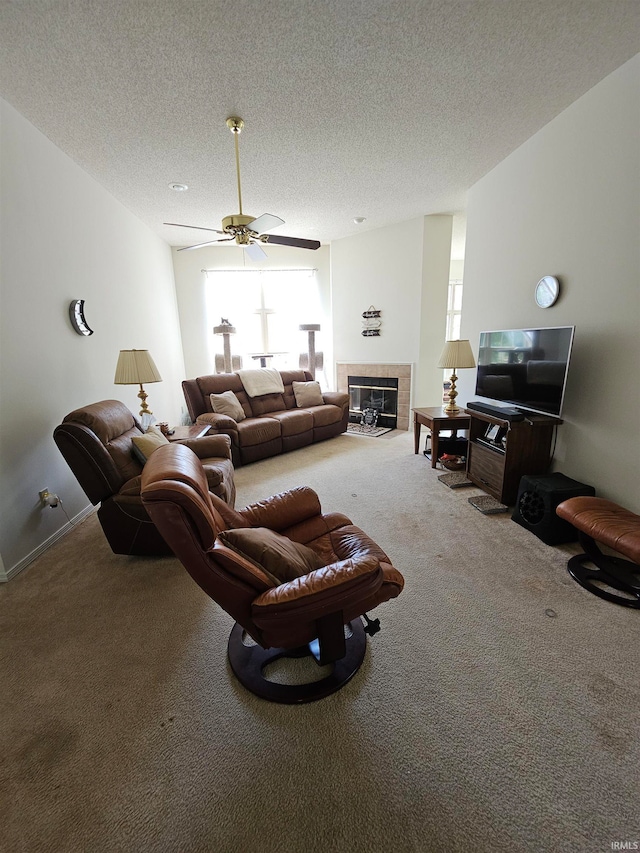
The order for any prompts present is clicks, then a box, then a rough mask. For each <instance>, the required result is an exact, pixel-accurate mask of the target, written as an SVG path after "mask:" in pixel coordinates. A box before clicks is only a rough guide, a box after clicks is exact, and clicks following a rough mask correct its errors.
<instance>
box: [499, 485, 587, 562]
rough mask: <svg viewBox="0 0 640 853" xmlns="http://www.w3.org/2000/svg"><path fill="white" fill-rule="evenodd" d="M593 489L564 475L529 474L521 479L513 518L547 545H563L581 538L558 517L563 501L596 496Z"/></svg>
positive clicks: (571, 526) (572, 527)
mask: <svg viewBox="0 0 640 853" xmlns="http://www.w3.org/2000/svg"><path fill="white" fill-rule="evenodd" d="M595 493H596V490H595V489H594V488H593V486H587V485H586V484H585V483H579V482H578V481H577V480H572V479H571V478H570V477H565V475H564V474H560V473H555V474H544V475H539V476H538V475H526V476H524V477H523V478H522V479H521V480H520V486H519V488H518V497H517V498H516V508H515V510H514V513H513V515H512V516H511V518H512V519H513V521H517V522H518V524H521V525H522V526H523V527H525V528H526V529H527V530H530V531H531V532H532V533H535V535H536V536H537V537H538V538H539V539H542V541H543V542H546V544H547V545H559V544H560V543H561V542H573V541H575V540H576V539H577V538H578V534H577V531H576V529H575V527H574V526H573V525H572V524H569V522H568V521H565V520H564V519H563V518H558V516H557V515H556V507H557V506H558V504H561V503H562V501H566V500H568V499H569V498H575V497H578V496H579V495H595Z"/></svg>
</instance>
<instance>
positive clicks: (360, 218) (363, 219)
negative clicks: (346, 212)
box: [353, 216, 367, 225]
mask: <svg viewBox="0 0 640 853" xmlns="http://www.w3.org/2000/svg"><path fill="white" fill-rule="evenodd" d="M366 220H367V217H366V216H354V217H353V221H354V222H355V223H356V225H362V223H363V222H366Z"/></svg>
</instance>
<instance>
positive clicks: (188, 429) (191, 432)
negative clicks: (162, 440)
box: [165, 424, 211, 441]
mask: <svg viewBox="0 0 640 853" xmlns="http://www.w3.org/2000/svg"><path fill="white" fill-rule="evenodd" d="M210 429H211V427H210V426H209V425H208V424H191V425H190V426H177V427H173V433H172V434H171V435H167V436H165V437H166V438H168V439H169V441H184V440H185V439H187V438H202V436H203V435H206V434H207V433H208V432H209V430H210Z"/></svg>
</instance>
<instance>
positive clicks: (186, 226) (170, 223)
mask: <svg viewBox="0 0 640 853" xmlns="http://www.w3.org/2000/svg"><path fill="white" fill-rule="evenodd" d="M162 224H163V225H175V226H176V228H195V229H196V230H197V231H213V233H214V234H225V233H226V232H225V231H218V229H217V228H201V227H200V226H199V225H181V224H180V223H179V222H163V223H162Z"/></svg>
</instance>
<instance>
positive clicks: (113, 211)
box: [0, 101, 184, 575]
mask: <svg viewBox="0 0 640 853" xmlns="http://www.w3.org/2000/svg"><path fill="white" fill-rule="evenodd" d="M0 122H1V125H0V134H1V136H0V155H1V172H0V181H1V186H0V190H1V192H0V205H1V207H0V239H1V242H2V256H1V261H0V306H1V314H0V391H1V393H0V400H1V409H0V442H1V443H0V471H1V481H2V493H1V496H0V558H1V559H2V562H3V563H4V566H5V569H6V570H7V573H8V574H9V575H11V574H12V573H13V572H15V570H16V569H19V568H22V567H23V566H24V565H25V564H26V563H28V562H29V560H30V559H31V558H32V557H33V556H36V555H37V553H39V552H40V550H42V549H43V547H44V545H46V543H48V542H50V541H51V540H52V539H53V538H55V537H56V536H57V535H58V534H59V533H60V531H61V530H63V529H64V528H65V525H66V523H67V519H66V517H65V515H64V513H63V511H62V509H61V508H57V509H49V508H46V509H42V508H41V507H40V505H39V501H38V492H39V490H40V489H42V488H43V487H45V486H46V487H48V488H49V489H50V490H51V491H53V492H56V493H57V494H58V495H60V497H61V498H62V500H63V502H64V506H65V509H66V511H67V512H68V513H69V515H70V516H71V517H72V518H73V517H74V516H77V515H78V514H80V513H82V512H84V511H85V510H86V508H87V507H88V506H89V501H88V499H87V498H86V496H85V494H84V492H82V490H81V489H80V487H79V486H78V484H77V481H76V480H75V477H74V476H73V475H72V473H71V471H70V469H69V468H68V466H67V464H66V462H65V461H64V459H63V458H62V456H61V454H60V452H59V451H58V449H57V447H56V446H55V444H54V442H53V439H52V432H53V429H54V427H55V426H56V425H57V424H58V423H60V421H61V420H62V418H63V417H64V416H65V415H66V414H67V413H68V412H70V411H72V410H73V409H75V408H77V407H79V406H82V405H85V404H87V403H92V402H96V401H98V400H102V399H109V398H115V399H120V400H122V401H123V402H124V403H126V404H127V405H128V406H129V407H130V408H131V409H132V410H133V411H135V412H137V411H138V409H139V405H138V404H139V401H138V399H137V396H136V394H137V390H138V389H137V387H135V386H115V385H114V384H113V376H114V372H115V366H116V361H117V358H118V352H119V350H120V349H130V348H137V349H149V350H150V352H151V354H152V356H153V358H154V360H155V362H156V364H157V366H158V369H159V371H160V373H161V375H162V377H163V380H164V381H163V382H161V383H157V384H153V385H150V386H148V388H147V389H146V390H147V391H148V393H149V401H148V402H149V405H150V407H151V409H152V410H153V411H154V413H155V415H156V417H157V418H158V419H159V420H167V421H170V422H177V420H176V419H177V418H179V415H180V411H181V403H182V392H181V387H180V381H181V379H182V378H183V376H184V369H183V359H182V351H181V344H180V332H179V325H178V316H177V306H176V300H175V290H174V283H173V267H172V262H171V251H170V249H169V247H168V246H167V245H166V244H165V243H164V242H163V241H161V240H160V239H159V238H157V237H156V236H155V235H154V234H152V233H151V232H150V231H149V229H148V228H147V227H146V226H144V225H143V224H142V223H141V222H140V221H139V220H138V219H137V218H136V217H135V216H133V215H132V214H131V213H130V212H129V211H128V210H126V208H124V207H123V206H122V205H121V204H120V203H119V202H117V201H116V200H115V199H114V198H113V197H112V196H111V195H109V194H108V193H107V192H106V191H105V190H104V189H103V188H102V187H101V186H99V185H98V184H97V183H96V182H95V181H94V180H93V179H92V178H90V177H89V176H88V175H87V174H86V173H85V172H84V171H82V169H80V168H79V167H78V166H77V165H76V164H75V163H73V162H72V161H71V160H70V159H69V158H68V157H67V156H66V155H65V154H63V153H62V152H61V151H60V150H59V149H58V148H56V147H55V146H54V145H53V144H52V143H51V142H49V140H47V139H46V137H44V136H43V135H42V134H41V133H40V132H39V131H38V130H36V128H34V127H33V125H31V124H29V123H28V122H27V121H26V120H25V119H24V118H23V117H22V116H21V115H20V114H19V113H17V112H16V111H15V110H14V109H13V108H12V107H11V106H10V105H9V104H7V103H6V102H4V101H0ZM72 299H85V300H86V305H85V311H86V317H87V322H88V323H89V326H90V327H91V328H93V330H94V334H93V335H91V336H90V337H81V336H79V335H78V334H76V333H75V332H74V331H73V329H72V327H71V324H70V322H69V314H68V306H69V302H70V301H71V300H72ZM88 561H89V562H90V556H89V557H88Z"/></svg>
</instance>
